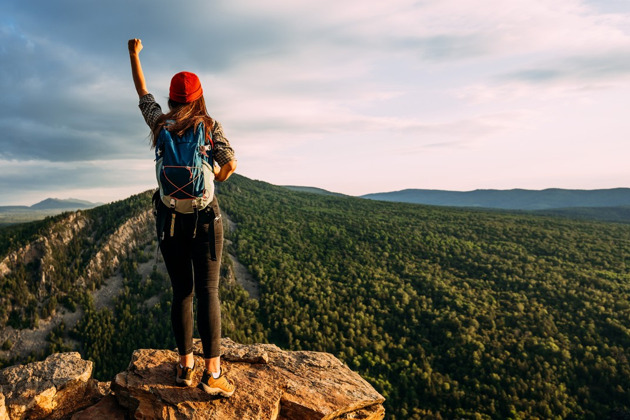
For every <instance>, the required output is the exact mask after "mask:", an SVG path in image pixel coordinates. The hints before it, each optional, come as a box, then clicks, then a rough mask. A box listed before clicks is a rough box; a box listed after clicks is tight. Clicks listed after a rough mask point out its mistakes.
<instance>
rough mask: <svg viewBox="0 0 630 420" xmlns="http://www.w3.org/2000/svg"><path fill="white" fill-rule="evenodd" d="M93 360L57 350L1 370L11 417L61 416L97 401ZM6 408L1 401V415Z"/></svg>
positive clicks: (0, 384) (2, 389) (2, 390)
mask: <svg viewBox="0 0 630 420" xmlns="http://www.w3.org/2000/svg"><path fill="white" fill-rule="evenodd" d="M92 367H93V365H92V362H90V361H87V360H83V359H81V356H80V355H79V353H76V352H72V353H56V354H53V355H50V356H48V357H47V358H46V359H45V360H43V361H41V362H35V363H29V364H27V365H17V366H11V367H8V368H5V369H3V370H2V371H0V393H1V394H2V395H3V396H4V406H5V407H6V408H5V409H4V410H5V411H6V417H5V418H7V417H8V418H10V419H12V420H13V419H25V418H28V419H42V418H49V419H59V418H62V417H65V416H67V415H68V414H70V413H73V412H74V411H77V410H78V409H81V408H84V407H86V406H89V405H91V404H94V402H95V400H98V399H99V398H100V396H97V395H96V394H95V393H96V392H97V391H96V388H97V387H96V388H95V385H94V382H95V381H93V380H92V382H90V376H91V375H92ZM2 412H3V408H2V407H1V405H0V418H2Z"/></svg>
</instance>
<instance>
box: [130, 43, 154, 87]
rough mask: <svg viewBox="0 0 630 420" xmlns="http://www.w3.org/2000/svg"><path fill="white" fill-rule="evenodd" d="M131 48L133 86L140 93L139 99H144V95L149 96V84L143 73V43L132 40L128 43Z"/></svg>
mask: <svg viewBox="0 0 630 420" xmlns="http://www.w3.org/2000/svg"><path fill="white" fill-rule="evenodd" d="M127 47H128V48H129V59H130V60H131V76H132V77H133V84H134V86H135V87H136V92H138V97H140V98H142V97H143V96H144V95H148V94H149V91H148V90H147V83H146V82H145V80H144V73H143V72H142V65H141V64H140V55H139V54H140V51H141V50H142V41H140V40H139V39H137V38H134V39H130V40H129V41H128V42H127Z"/></svg>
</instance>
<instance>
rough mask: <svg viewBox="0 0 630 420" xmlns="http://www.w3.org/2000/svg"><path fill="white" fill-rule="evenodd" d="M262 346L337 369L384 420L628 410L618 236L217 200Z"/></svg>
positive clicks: (617, 229) (256, 190) (318, 201)
mask: <svg viewBox="0 0 630 420" xmlns="http://www.w3.org/2000/svg"><path fill="white" fill-rule="evenodd" d="M220 197H221V198H220V200H221V205H222V208H223V209H224V210H225V211H226V212H227V213H228V214H229V215H230V216H231V217H232V219H233V220H234V221H235V222H236V223H237V226H238V228H237V229H236V231H235V234H234V243H235V247H236V253H237V254H238V257H239V258H240V260H241V261H242V262H243V263H244V264H246V265H247V266H248V267H249V268H250V270H251V271H252V273H253V274H254V275H255V276H256V278H257V279H258V280H259V281H260V287H261V300H260V310H261V312H262V313H261V316H262V322H263V324H264V325H265V326H266V327H267V328H268V329H269V331H270V339H271V341H273V342H276V343H278V344H280V345H282V346H284V347H288V348H293V349H310V350H322V351H328V352H332V353H334V354H336V355H337V356H338V357H340V358H341V359H342V360H344V361H345V362H346V363H348V364H349V365H350V367H351V368H353V369H356V370H358V371H359V372H360V373H361V374H362V375H363V376H364V377H366V378H367V379H368V380H369V381H371V382H372V383H373V384H374V385H375V386H376V387H377V389H378V390H379V391H381V392H383V393H384V395H385V396H386V397H387V401H386V408H387V411H388V413H389V417H390V418H396V419H407V418H415V417H418V418H419V417H422V416H429V417H435V418H439V417H440V416H441V417H442V418H502V419H504V418H536V417H538V418H553V417H558V418H567V417H573V418H596V417H601V416H613V415H614V413H618V414H619V413H625V414H626V415H627V414H628V410H629V409H630V366H629V364H628V358H629V356H630V331H629V329H628V327H629V326H630V304H629V298H630V275H629V270H630V267H629V265H628V263H629V258H630V227H628V226H625V225H617V224H605V223H596V222H581V221H572V220H566V219H560V218H558V219H555V218H550V217H543V216H529V215H514V214H502V213H499V212H484V211H473V210H458V209H445V208H438V207H425V206H419V205H410V204H393V203H384V202H375V201H368V200H362V199H355V198H338V197H334V196H321V195H315V194H308V193H299V192H289V191H287V190H286V189H284V188H279V187H274V186H272V185H269V184H266V183H262V182H256V181H252V180H249V179H246V178H243V177H238V176H235V177H234V178H232V179H231V180H230V181H229V182H228V183H225V184H222V185H221V186H220Z"/></svg>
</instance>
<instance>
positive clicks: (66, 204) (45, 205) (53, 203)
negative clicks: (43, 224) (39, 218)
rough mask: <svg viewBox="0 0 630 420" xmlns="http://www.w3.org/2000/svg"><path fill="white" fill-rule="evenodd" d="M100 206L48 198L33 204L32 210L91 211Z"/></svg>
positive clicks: (73, 199)
mask: <svg viewBox="0 0 630 420" xmlns="http://www.w3.org/2000/svg"><path fill="white" fill-rule="evenodd" d="M98 205H100V204H98V203H91V202H89V201H85V200H78V199H76V198H68V199H65V200H62V199H59V198H47V199H45V200H43V201H40V202H39V203H37V204H33V205H32V206H31V207H30V208H31V209H32V210H49V209H72V210H76V209H91V208H92V207H96V206H98Z"/></svg>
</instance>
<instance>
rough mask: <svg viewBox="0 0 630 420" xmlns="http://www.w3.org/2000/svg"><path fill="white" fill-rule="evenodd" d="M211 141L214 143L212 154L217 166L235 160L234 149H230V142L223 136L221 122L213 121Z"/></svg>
mask: <svg viewBox="0 0 630 420" xmlns="http://www.w3.org/2000/svg"><path fill="white" fill-rule="evenodd" d="M212 142H213V143H214V149H213V150H212V154H213V156H214V160H216V161H217V163H218V164H219V166H223V165H225V164H226V163H228V162H230V161H232V160H236V156H235V155H234V149H232V146H230V142H229V141H228V139H227V138H226V137H225V133H224V132H223V127H222V126H221V123H220V122H218V121H216V120H215V121H214V127H212Z"/></svg>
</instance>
